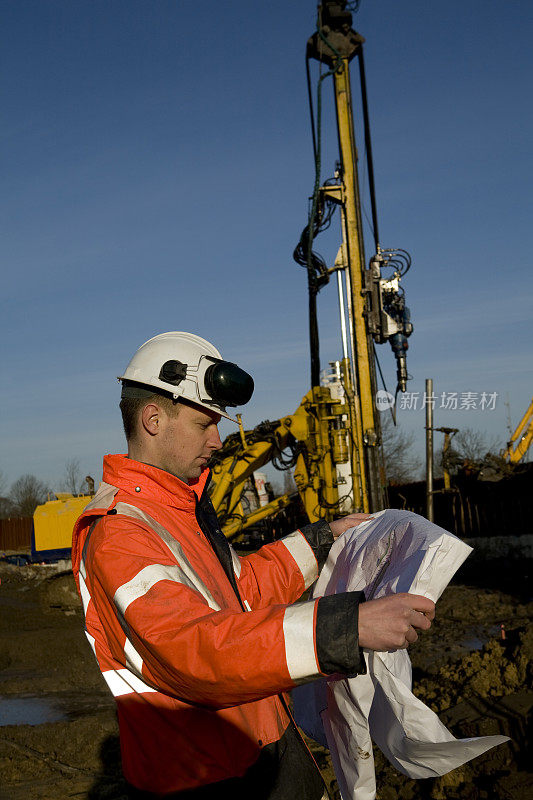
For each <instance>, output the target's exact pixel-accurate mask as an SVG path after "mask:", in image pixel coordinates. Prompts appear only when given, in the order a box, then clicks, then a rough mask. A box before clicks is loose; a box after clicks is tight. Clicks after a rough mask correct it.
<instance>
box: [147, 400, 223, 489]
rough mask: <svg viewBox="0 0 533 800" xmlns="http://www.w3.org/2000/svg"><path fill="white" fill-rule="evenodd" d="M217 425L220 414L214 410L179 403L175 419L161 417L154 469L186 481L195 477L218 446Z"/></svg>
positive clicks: (219, 443) (173, 417)
mask: <svg viewBox="0 0 533 800" xmlns="http://www.w3.org/2000/svg"><path fill="white" fill-rule="evenodd" d="M219 422H220V414H217V413H215V412H214V411H210V410H209V409H207V408H205V409H202V408H201V407H200V406H193V405H185V404H182V403H180V405H179V412H178V414H177V416H172V417H171V416H168V415H166V414H165V415H164V428H163V430H162V431H161V435H160V437H158V440H159V441H158V443H157V444H158V457H159V462H160V463H159V464H157V465H156V466H158V467H160V469H164V470H166V471H167V472H170V473H171V475H175V476H176V477H178V478H181V479H182V480H184V481H186V482H187V481H191V480H194V479H195V478H198V477H199V476H200V474H201V472H202V471H203V470H204V469H205V467H206V464H207V461H208V459H209V458H210V456H211V455H212V453H213V452H214V451H215V450H218V449H219V448H220V447H222V442H221V440H220V436H219V433H218V427H217V425H218V423H219Z"/></svg>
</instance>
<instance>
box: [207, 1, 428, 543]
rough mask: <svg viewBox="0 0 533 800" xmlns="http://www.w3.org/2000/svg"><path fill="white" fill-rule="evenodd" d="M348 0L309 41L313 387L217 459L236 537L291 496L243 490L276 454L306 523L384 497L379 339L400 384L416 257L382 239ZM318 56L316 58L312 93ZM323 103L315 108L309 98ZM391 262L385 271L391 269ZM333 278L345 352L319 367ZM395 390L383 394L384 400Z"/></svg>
mask: <svg viewBox="0 0 533 800" xmlns="http://www.w3.org/2000/svg"><path fill="white" fill-rule="evenodd" d="M351 6H353V4H349V3H347V2H338V1H337V2H332V1H331V0H324V2H322V4H321V5H320V6H319V9H318V18H317V28H316V31H315V33H314V34H313V35H312V36H311V38H310V39H309V41H308V43H307V54H306V66H307V75H308V81H309V99H310V107H311V119H312V134H313V150H314V161H315V182H314V189H313V195H312V197H311V202H310V212H309V218H308V223H307V225H306V227H305V228H304V230H303V232H302V235H301V237H300V240H299V242H298V245H297V247H296V249H295V252H294V258H295V260H296V261H297V263H298V264H300V265H301V266H302V267H304V268H305V269H306V270H307V276H308V291H309V334H310V351H311V389H310V391H309V392H308V393H307V394H306V395H305V397H304V398H303V399H302V402H301V403H300V406H299V407H298V409H297V410H296V412H295V413H294V414H290V415H288V416H287V417H284V418H283V419H281V420H277V421H275V422H266V423H262V424H261V425H259V426H257V427H256V428H255V429H254V430H251V431H245V430H244V429H243V427H242V424H241V425H240V432H239V434H233V435H231V436H229V437H227V439H226V440H225V442H224V446H223V448H222V450H221V451H219V453H217V455H216V456H215V458H214V462H213V464H212V468H213V479H212V500H213V504H214V506H215V509H216V511H217V513H218V515H219V518H220V520H221V522H222V524H223V529H224V531H225V533H226V535H227V536H230V537H233V536H236V535H238V534H239V533H240V532H242V531H243V530H245V529H246V528H250V527H251V526H253V525H255V524H257V522H259V521H260V520H261V519H264V518H265V517H268V516H272V515H274V514H276V513H277V512H279V511H280V509H282V508H284V507H285V506H287V505H289V504H290V502H291V500H292V498H291V496H290V495H289V494H285V495H283V496H281V497H278V498H276V499H275V500H273V501H271V502H270V503H268V504H266V505H264V506H262V507H260V508H257V509H255V510H252V511H251V512H247V510H246V508H245V507H244V506H243V502H242V496H243V490H244V488H245V485H246V482H247V481H248V480H249V479H250V478H251V476H252V475H253V473H254V471H256V470H258V469H260V468H261V467H262V466H263V465H264V464H266V463H267V462H269V461H272V462H273V463H274V465H275V466H277V467H278V468H282V469H284V468H285V469H287V468H289V469H290V468H292V469H294V480H295V483H296V487H297V490H298V493H299V495H300V498H301V501H302V503H303V507H304V509H305V512H306V514H307V516H308V517H309V520H310V521H315V520H317V519H320V518H325V519H328V520H331V519H333V518H335V517H336V516H339V515H340V514H345V513H350V512H352V511H356V510H361V511H375V510H378V509H380V508H383V507H384V505H385V495H384V486H385V480H384V469H383V465H382V454H381V448H380V445H381V434H380V423H379V413H378V408H377V406H376V395H377V380H376V358H375V351H374V344H375V343H383V342H385V341H389V342H390V343H391V346H392V349H393V352H394V354H395V357H396V361H397V391H398V390H400V391H405V388H406V382H407V378H408V376H407V369H406V351H407V337H408V336H409V335H410V333H411V331H412V325H411V322H410V318H409V310H408V308H407V307H406V306H405V301H404V295H403V289H402V288H401V287H400V280H401V278H402V277H403V275H404V274H405V273H406V272H407V270H408V269H409V266H410V257H409V255H408V254H407V253H406V251H404V250H400V249H395V250H392V249H384V248H382V247H381V245H380V242H379V234H378V224H377V213H376V203H375V192H374V177H373V167H372V148H371V141H370V125H369V119H368V109H367V98H366V84H365V74H364V62H363V43H364V39H363V37H362V36H360V35H359V34H358V33H357V32H356V31H355V30H353V28H352V14H351ZM353 60H357V61H358V65H359V76H360V84H361V101H362V103H361V104H362V112H361V117H360V121H361V124H362V127H363V128H364V137H365V145H366V154H367V167H368V176H369V189H370V198H371V205H372V228H373V235H374V246H375V253H374V255H373V256H372V258H371V259H370V262H369V264H368V266H367V264H366V259H365V249H364V240H363V230H362V215H361V202H360V189H359V177H358V168H357V149H356V142H355V122H354V108H353V101H352V90H351V84H350V63H351V62H352V61H353ZM311 62H318V71H319V74H318V77H317V79H316V92H315V91H314V89H313V86H312V79H311V72H312V70H311V68H310V65H311ZM326 80H330V81H331V82H332V84H333V93H334V100H335V109H336V118H337V131H338V142H339V159H338V163H337V165H336V168H335V172H334V176H333V177H332V178H330V179H328V180H326V181H324V182H322V180H321V160H322V153H321V124H322V92H323V86H324V84H325V82H326ZM315 105H316V113H315V108H314V106H315ZM335 211H338V212H339V216H340V231H341V235H340V246H339V251H338V255H337V258H336V259H335V263H334V264H333V265H331V266H330V267H328V266H327V265H326V263H325V262H324V260H323V259H322V257H321V256H319V255H318V253H316V252H315V251H314V248H313V245H314V240H315V238H316V237H317V235H318V234H319V233H320V232H321V231H322V230H323V229H325V228H326V227H328V226H329V224H330V221H331V218H332V216H333V214H334V212H335ZM387 270H388V272H387ZM333 275H335V276H336V283H337V289H338V296H339V311H340V328H341V344H342V357H341V358H339V360H338V361H336V362H334V363H333V364H332V365H330V366H331V372H330V373H329V375H327V376H326V377H325V378H324V376H321V370H320V356H319V336H318V321H317V295H318V292H319V291H320V289H321V288H322V287H323V286H324V285H325V284H326V283H328V282H329V280H330V278H331V277H332V276H333ZM390 397H391V395H388V393H384V397H383V399H384V400H385V405H387V401H390Z"/></svg>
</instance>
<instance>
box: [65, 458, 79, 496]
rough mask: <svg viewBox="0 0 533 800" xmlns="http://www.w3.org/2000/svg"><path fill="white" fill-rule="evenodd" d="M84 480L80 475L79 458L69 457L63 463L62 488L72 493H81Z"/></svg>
mask: <svg viewBox="0 0 533 800" xmlns="http://www.w3.org/2000/svg"><path fill="white" fill-rule="evenodd" d="M84 483H85V480H82V477H81V467H80V460H79V458H69V460H68V461H67V462H66V463H65V472H64V475H63V481H62V484H61V485H62V488H63V489H64V490H65V491H66V492H70V493H71V494H73V495H77V494H81V493H82V491H83V488H84V486H83V485H84Z"/></svg>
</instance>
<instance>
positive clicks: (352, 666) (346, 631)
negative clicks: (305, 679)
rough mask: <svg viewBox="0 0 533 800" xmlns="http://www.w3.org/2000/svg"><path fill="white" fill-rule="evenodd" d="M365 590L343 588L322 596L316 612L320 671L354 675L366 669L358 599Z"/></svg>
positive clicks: (317, 651)
mask: <svg viewBox="0 0 533 800" xmlns="http://www.w3.org/2000/svg"><path fill="white" fill-rule="evenodd" d="M364 599H365V597H364V594H363V592H343V593H342V594H330V595H327V596H326V597H321V598H320V599H319V601H318V608H317V613H316V653H317V660H318V664H319V667H320V671H321V672H322V673H323V674H325V675H331V674H332V673H334V672H340V673H342V674H345V675H348V676H353V675H360V674H362V673H365V672H366V665H365V660H364V657H363V651H362V649H361V648H360V647H359V635H358V625H357V623H358V618H359V603H362V602H364Z"/></svg>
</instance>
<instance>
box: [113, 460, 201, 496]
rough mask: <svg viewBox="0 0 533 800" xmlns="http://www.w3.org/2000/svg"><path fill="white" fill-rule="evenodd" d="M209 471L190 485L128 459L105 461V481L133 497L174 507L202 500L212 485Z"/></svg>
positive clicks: (166, 473) (160, 470)
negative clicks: (208, 486)
mask: <svg viewBox="0 0 533 800" xmlns="http://www.w3.org/2000/svg"><path fill="white" fill-rule="evenodd" d="M209 477H210V470H209V469H204V471H203V472H202V474H201V475H200V477H199V478H198V479H197V480H195V481H193V482H192V483H191V484H190V485H189V484H187V483H184V481H182V480H180V479H179V478H176V476H175V475H171V474H170V473H169V472H165V470H162V469H159V468H158V467H152V466H150V465H149V464H143V463H141V462H140V461H134V460H133V459H131V458H128V457H127V456H126V455H107V456H105V457H104V473H103V480H104V481H105V482H106V483H110V484H111V485H112V486H116V487H117V488H119V489H122V490H123V491H124V492H126V493H127V494H129V495H132V497H138V498H139V499H142V500H151V501H152V502H153V501H156V502H159V503H163V504H164V505H169V506H173V507H174V508H190V507H191V506H193V507H194V506H195V505H196V499H198V500H200V499H201V497H202V494H203V492H204V490H205V488H206V486H207V484H208V483H209Z"/></svg>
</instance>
